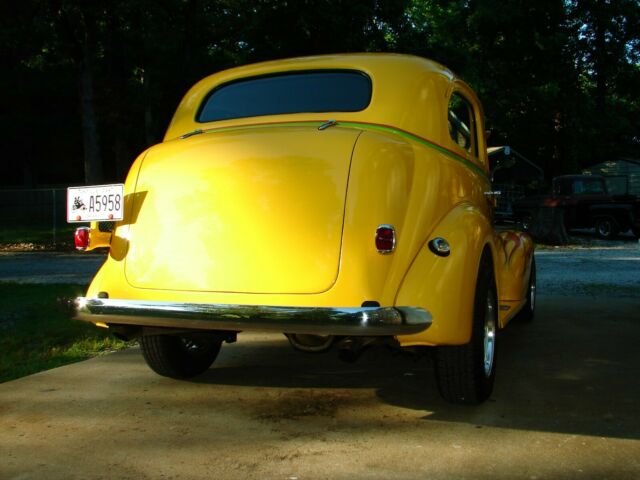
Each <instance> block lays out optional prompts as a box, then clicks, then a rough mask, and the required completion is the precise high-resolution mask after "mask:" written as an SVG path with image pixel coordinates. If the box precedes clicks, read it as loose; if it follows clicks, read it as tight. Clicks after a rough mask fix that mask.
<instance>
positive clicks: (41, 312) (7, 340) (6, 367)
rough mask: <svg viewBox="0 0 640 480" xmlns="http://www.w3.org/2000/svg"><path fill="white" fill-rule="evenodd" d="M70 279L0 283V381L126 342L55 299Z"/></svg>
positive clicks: (67, 289)
mask: <svg viewBox="0 0 640 480" xmlns="http://www.w3.org/2000/svg"><path fill="white" fill-rule="evenodd" d="M83 290H84V289H83V287H80V286H76V285H18V284H13V283H0V382H6V381H8V380H13V379H15V378H19V377H23V376H25V375H30V374H32V373H35V372H39V371H42V370H48V369H50V368H54V367H58V366H60V365H65V364H67V363H72V362H77V361H80V360H85V359H87V358H90V357H93V356H96V355H99V354H101V353H105V352H110V351H114V350H119V349H122V348H125V347H127V346H128V345H130V344H128V343H127V342H123V341H121V340H118V339H116V338H115V337H113V336H111V335H110V334H109V333H108V332H107V331H105V330H103V329H100V328H97V327H94V326H93V325H91V324H86V323H84V322H79V321H74V320H71V319H69V318H68V317H67V316H66V314H65V313H64V312H63V311H62V310H61V309H60V308H59V307H58V305H57V299H58V298H65V297H75V296H79V295H82V294H83V293H84V291H83Z"/></svg>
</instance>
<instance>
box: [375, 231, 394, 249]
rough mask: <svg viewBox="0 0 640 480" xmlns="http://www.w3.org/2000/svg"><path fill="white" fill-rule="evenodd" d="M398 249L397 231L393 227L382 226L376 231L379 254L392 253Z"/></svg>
mask: <svg viewBox="0 0 640 480" xmlns="http://www.w3.org/2000/svg"><path fill="white" fill-rule="evenodd" d="M395 248H396V230H395V228H393V226H391V225H380V226H379V227H378V228H377V229H376V249H377V250H378V253H383V254H384V253H391V252H393V251H394V250H395Z"/></svg>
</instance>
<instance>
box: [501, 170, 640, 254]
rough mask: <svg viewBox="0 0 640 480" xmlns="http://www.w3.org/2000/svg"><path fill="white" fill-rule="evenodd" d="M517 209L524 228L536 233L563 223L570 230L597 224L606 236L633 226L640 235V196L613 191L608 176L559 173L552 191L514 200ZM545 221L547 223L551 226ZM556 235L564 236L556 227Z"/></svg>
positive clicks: (639, 235) (635, 232) (603, 236)
mask: <svg viewBox="0 0 640 480" xmlns="http://www.w3.org/2000/svg"><path fill="white" fill-rule="evenodd" d="M513 212H514V216H515V217H516V219H517V220H519V221H520V222H521V224H522V226H523V228H524V229H526V230H530V231H531V232H532V234H533V235H534V237H535V236H536V233H537V232H544V231H548V230H549V229H550V228H551V229H552V230H557V229H558V226H560V227H563V228H564V229H566V230H571V229H574V228H595V229H596V233H597V234H598V236H600V237H601V238H605V239H612V238H614V237H616V236H617V235H618V233H621V232H626V231H629V230H631V231H632V233H633V234H634V235H635V236H636V237H638V238H640V197H638V196H635V195H610V194H609V193H608V192H607V185H606V182H605V179H604V177H602V176H599V175H564V176H561V177H556V178H554V179H553V192H552V194H551V195H533V196H529V197H525V198H522V199H520V200H517V201H516V202H514V204H513ZM541 223H547V226H546V227H545V226H544V225H541ZM549 225H552V226H551V227H549ZM554 235H555V236H557V237H558V238H560V239H561V238H562V237H563V235H562V232H557V231H556V232H554ZM538 236H545V235H544V234H539V235H538ZM564 236H566V232H564ZM560 243H562V242H561V241H560Z"/></svg>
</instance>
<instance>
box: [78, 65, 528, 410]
mask: <svg viewBox="0 0 640 480" xmlns="http://www.w3.org/2000/svg"><path fill="white" fill-rule="evenodd" d="M483 122H484V120H483V114H482V109H481V106H480V103H479V101H478V99H477V97H476V95H475V94H474V93H473V91H472V90H471V89H470V88H469V87H468V86H467V85H466V84H465V83H463V82H462V81H461V80H459V79H458V78H456V76H455V75H454V74H453V73H452V72H450V71H449V70H447V69H446V68H444V67H443V66H441V65H439V64H437V63H434V62H432V61H429V60H425V59H422V58H418V57H413V56H406V55H391V54H350V55H332V56H318V57H308V58H296V59H290V60H283V61H273V62H266V63H260V64H255V65H248V66H243V67H239V68H234V69H231V70H227V71H223V72H220V73H217V74H214V75H211V76H209V77H207V78H205V79H204V80H202V81H200V82H199V83H197V84H196V85H195V86H194V87H193V88H192V89H191V90H190V91H189V92H188V93H187V94H186V96H185V97H184V99H183V100H182V102H181V103H180V105H179V107H178V109H177V111H176V113H175V115H174V117H173V120H172V122H171V124H170V126H169V128H168V130H167V133H166V136H165V138H164V141H163V142H162V143H160V144H158V145H155V146H153V147H151V148H149V149H148V150H146V151H145V152H143V153H142V154H141V155H140V156H139V157H138V158H137V160H136V161H135V162H134V163H133V165H132V167H131V170H130V172H129V175H128V177H127V179H126V182H125V184H124V217H123V219H122V220H121V221H117V222H115V224H114V225H113V228H104V225H103V224H100V223H92V224H91V227H90V229H89V230H86V231H85V233H88V237H87V244H86V245H84V248H87V249H91V248H96V247H105V246H106V247H108V248H109V255H108V258H107V260H106V262H105V264H104V265H103V266H102V268H101V269H100V271H99V272H98V274H97V275H96V277H95V278H94V280H93V282H92V283H91V286H90V287H89V290H88V292H87V294H86V297H82V298H79V299H76V317H77V318H79V319H82V320H86V321H90V322H93V323H95V324H97V325H99V326H102V327H108V328H110V329H111V330H113V331H114V332H115V333H117V334H119V335H123V336H126V337H135V336H138V337H140V343H141V348H142V351H143V354H144V356H145V359H146V360H147V362H148V363H149V365H150V367H151V368H152V369H153V370H155V371H156V372H158V373H160V374H162V375H166V376H170V377H183V378H184V377H190V376H193V375H197V374H199V373H202V372H203V371H205V370H206V369H207V368H209V366H210V365H211V363H212V362H213V360H214V359H215V357H216V355H217V353H218V350H219V349H220V345H221V343H223V342H224V341H235V339H236V336H237V334H238V333H239V332H243V331H270V332H274V331H275V332H282V333H284V334H286V335H287V336H288V337H289V339H290V341H291V344H292V345H293V346H294V347H296V348H298V349H300V350H304V351H320V350H324V349H327V348H329V347H331V346H332V345H333V346H335V348H337V349H338V350H339V351H341V352H343V353H345V352H346V353H349V352H351V353H352V354H353V353H354V352H355V353H357V351H358V350H359V349H361V348H363V347H364V346H366V345H369V344H371V343H374V342H385V343H387V344H390V345H393V346H395V347H397V348H411V349H412V350H421V348H414V347H435V348H431V349H429V350H428V351H432V352H433V353H434V357H435V361H436V375H437V380H438V385H439V388H440V392H441V394H442V395H443V396H444V397H445V398H446V399H447V400H450V401H453V402H460V403H479V402H482V401H483V400H485V399H486V398H487V397H488V396H489V395H490V393H491V389H492V386H493V381H494V376H495V362H494V358H495V347H496V346H497V343H496V333H497V331H498V330H499V329H500V328H503V327H504V326H505V325H506V324H507V323H508V322H509V321H510V320H511V319H512V318H513V317H514V316H516V314H519V315H520V316H522V317H525V318H531V317H532V316H533V308H534V305H535V302H534V299H535V266H534V263H533V245H532V242H531V240H530V238H529V237H528V236H527V235H526V234H522V233H519V232H501V233H498V232H496V231H495V230H494V228H493V226H492V208H493V203H494V198H493V195H494V192H491V183H490V180H489V177H488V174H489V169H488V163H487V149H486V145H485V135H484V124H483ZM102 230H111V231H102ZM425 350H427V349H425ZM354 356H355V355H351V358H353V357H354ZM345 357H349V355H345Z"/></svg>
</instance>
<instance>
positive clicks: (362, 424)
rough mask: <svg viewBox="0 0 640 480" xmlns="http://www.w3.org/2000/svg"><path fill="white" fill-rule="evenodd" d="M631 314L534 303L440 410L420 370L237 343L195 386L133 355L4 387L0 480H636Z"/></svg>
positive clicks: (263, 338) (639, 394)
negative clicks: (478, 374) (485, 366)
mask: <svg viewBox="0 0 640 480" xmlns="http://www.w3.org/2000/svg"><path fill="white" fill-rule="evenodd" d="M639 306H640V302H639V301H638V300H637V299H634V298H628V299H615V300H614V301H612V300H607V298H606V297H600V298H593V297H588V296H580V297H577V296H576V297H571V296H566V295H565V296H549V295H543V296H541V297H539V310H538V314H537V318H536V319H535V320H534V323H532V324H530V325H521V324H513V325H510V327H509V328H508V329H507V330H506V331H505V332H504V333H503V335H502V336H501V337H500V338H499V341H500V347H502V348H501V350H500V351H499V358H498V362H499V366H498V369H499V370H498V378H497V384H496V389H495V392H494V395H493V396H492V398H491V399H490V401H489V402H487V403H486V404H485V405H483V406H480V407H460V406H452V405H448V404H446V403H444V402H443V401H442V400H441V399H440V397H439V396H438V393H437V389H436V385H435V381H434V379H433V366H432V364H431V362H430V360H429V359H428V358H427V357H425V358H418V359H416V358H413V357H410V356H405V355H394V354H393V353H392V352H390V351H388V350H386V349H384V348H377V349H371V350H369V351H367V352H365V354H364V355H363V356H362V357H361V359H360V360H359V361H358V363H355V364H346V363H342V362H341V361H339V360H338V359H337V355H336V354H335V352H329V353H327V354H320V355H305V354H302V353H298V352H295V351H293V350H292V349H291V348H290V347H289V345H288V343H287V342H286V339H284V337H281V336H277V335H276V336H273V335H255V334H245V335H241V336H239V341H238V343H236V344H232V345H225V346H224V347H223V351H222V353H221V355H220V357H219V358H218V360H217V361H216V363H215V364H214V366H213V367H212V368H211V369H210V370H209V371H208V372H207V373H206V374H204V375H203V376H201V377H199V378H198V379H197V380H196V381H188V382H179V381H175V380H170V379H166V378H162V377H159V376H157V375H155V374H153V373H152V372H151V371H150V370H149V369H148V368H147V367H146V365H145V364H144V361H143V360H142V357H141V355H140V352H139V350H138V349H132V350H128V351H124V352H120V353H116V354H112V355H106V356H103V357H100V358H95V359H93V360H89V361H87V362H82V363H78V364H74V365H70V366H67V367H62V368H58V369H55V370H51V371H48V372H43V373H40V374H36V375H33V376H30V377H27V378H23V379H20V380H17V381H13V382H9V383H5V384H2V385H0V460H1V461H0V479H3V480H9V479H16V480H17V479H44V478H46V479H111V478H119V479H144V478H159V479H183V478H184V479H246V478H250V479H282V480H295V479H299V480H305V479H354V478H356V479H389V478H407V479H444V478H447V479H448V478H456V479H489V478H491V479H528V480H538V479H559V478H575V479H637V478H640V406H639V405H640V382H639V381H638V379H639V378H640V349H638V339H639V338H640V309H639V308H638V307H639Z"/></svg>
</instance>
